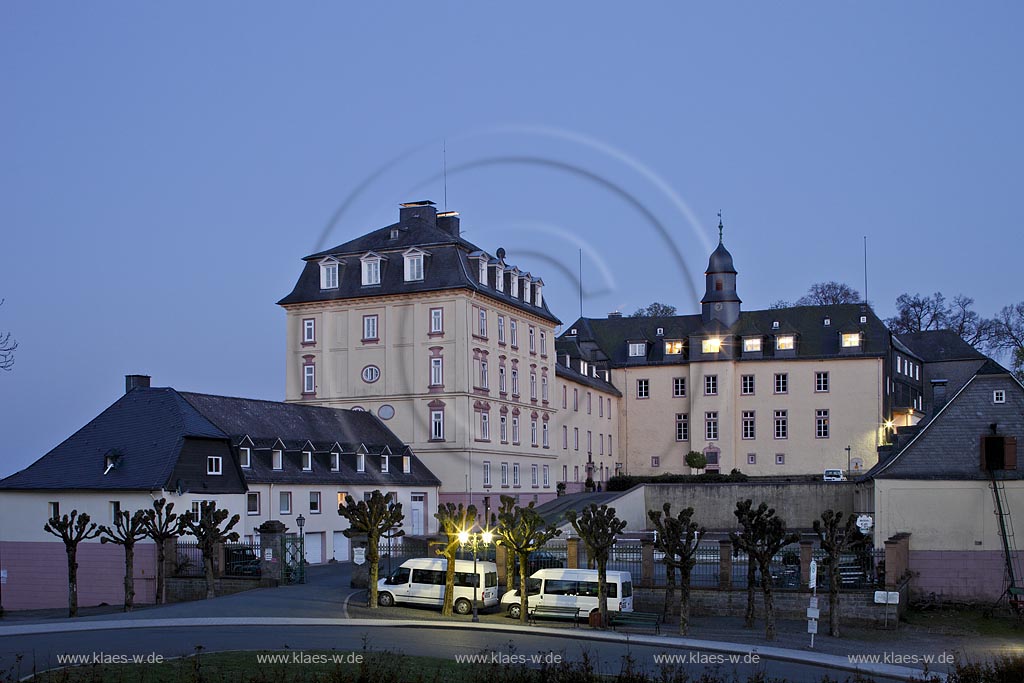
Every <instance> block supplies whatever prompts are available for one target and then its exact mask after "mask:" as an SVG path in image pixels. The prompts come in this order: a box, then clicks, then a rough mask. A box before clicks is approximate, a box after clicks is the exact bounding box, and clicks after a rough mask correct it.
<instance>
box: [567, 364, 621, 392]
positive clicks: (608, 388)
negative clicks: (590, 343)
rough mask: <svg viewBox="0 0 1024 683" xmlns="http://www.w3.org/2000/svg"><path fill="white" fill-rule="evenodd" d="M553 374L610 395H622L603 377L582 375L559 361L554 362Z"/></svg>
mask: <svg viewBox="0 0 1024 683" xmlns="http://www.w3.org/2000/svg"><path fill="white" fill-rule="evenodd" d="M555 375H556V376H558V377H563V378H565V379H568V380H572V381H573V382H578V383H579V384H583V385H586V386H588V387H591V388H592V389H597V390H598V391H603V392H605V393H606V394H611V395H612V396H622V392H620V391H619V390H618V389H616V388H615V386H614V385H612V384H611V383H610V382H605V381H604V379H601V378H598V377H591V376H590V375H584V374H583V373H581V372H579V371H578V370H573V369H572V368H570V367H568V366H565V365H562V364H561V363H555Z"/></svg>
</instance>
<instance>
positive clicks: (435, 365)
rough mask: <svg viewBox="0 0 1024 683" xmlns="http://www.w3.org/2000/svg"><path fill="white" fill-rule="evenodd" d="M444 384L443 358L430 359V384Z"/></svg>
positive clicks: (436, 385)
mask: <svg viewBox="0 0 1024 683" xmlns="http://www.w3.org/2000/svg"><path fill="white" fill-rule="evenodd" d="M443 384H444V358H440V357H438V358H431V359H430V386H432V387H439V386H442V385H443Z"/></svg>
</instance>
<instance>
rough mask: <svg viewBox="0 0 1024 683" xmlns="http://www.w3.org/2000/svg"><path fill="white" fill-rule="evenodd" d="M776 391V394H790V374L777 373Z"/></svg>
mask: <svg viewBox="0 0 1024 683" xmlns="http://www.w3.org/2000/svg"><path fill="white" fill-rule="evenodd" d="M775 393H776V394H788V393H789V374H788V373H785V372H777V373H775Z"/></svg>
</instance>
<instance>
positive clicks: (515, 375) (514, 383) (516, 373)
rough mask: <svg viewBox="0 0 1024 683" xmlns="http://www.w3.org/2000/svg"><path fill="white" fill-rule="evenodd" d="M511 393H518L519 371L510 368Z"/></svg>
mask: <svg viewBox="0 0 1024 683" xmlns="http://www.w3.org/2000/svg"><path fill="white" fill-rule="evenodd" d="M512 395H513V396H518V395H519V371H518V370H516V369H515V368H512Z"/></svg>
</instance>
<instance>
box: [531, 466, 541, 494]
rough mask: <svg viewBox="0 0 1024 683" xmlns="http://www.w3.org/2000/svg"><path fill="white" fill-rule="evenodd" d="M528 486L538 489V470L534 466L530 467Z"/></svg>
mask: <svg viewBox="0 0 1024 683" xmlns="http://www.w3.org/2000/svg"><path fill="white" fill-rule="evenodd" d="M530 486H532V487H533V488H540V468H539V467H537V466H536V465H530Z"/></svg>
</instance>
